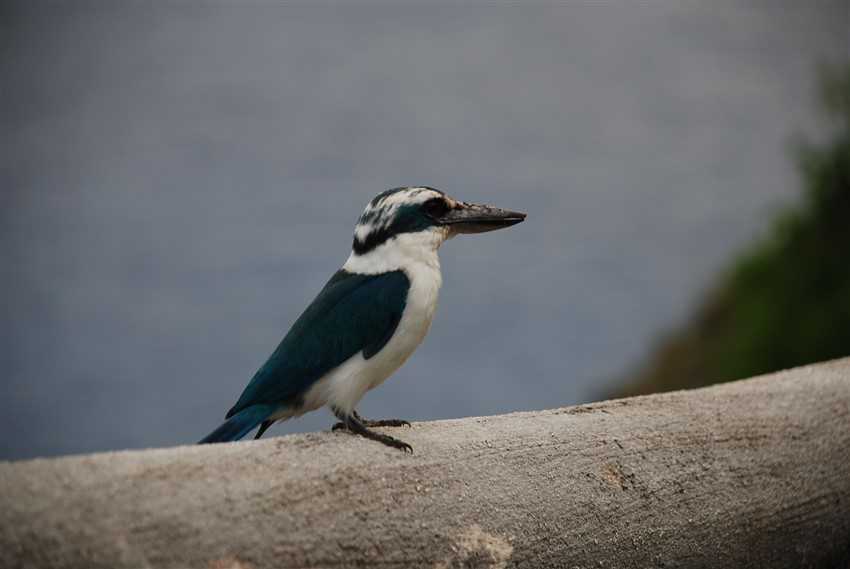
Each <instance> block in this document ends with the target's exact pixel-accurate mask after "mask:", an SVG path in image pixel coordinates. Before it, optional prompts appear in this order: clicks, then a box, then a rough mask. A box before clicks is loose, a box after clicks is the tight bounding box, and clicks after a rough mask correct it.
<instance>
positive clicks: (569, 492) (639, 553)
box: [0, 358, 850, 569]
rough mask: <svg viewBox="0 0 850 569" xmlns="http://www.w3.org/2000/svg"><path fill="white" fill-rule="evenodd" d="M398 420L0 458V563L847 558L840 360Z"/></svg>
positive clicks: (640, 562) (849, 364) (847, 469)
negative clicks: (233, 439)
mask: <svg viewBox="0 0 850 569" xmlns="http://www.w3.org/2000/svg"><path fill="white" fill-rule="evenodd" d="M395 432H396V433H398V435H399V436H400V437H401V438H403V439H404V440H406V441H408V442H410V443H411V444H412V445H413V447H414V449H415V453H416V454H414V455H413V456H411V455H407V454H404V453H402V452H399V451H397V450H394V449H390V448H387V447H384V446H382V445H380V444H377V443H374V442H371V441H367V440H364V439H361V438H357V437H354V436H352V435H349V434H346V433H330V432H324V433H313V434H307V435H294V436H285V437H277V438H270V439H268V440H261V441H257V442H243V443H234V444H224V445H210V446H186V447H180V448H171V449H160V450H146V451H128V452H112V453H104V454H94V455H88V456H74V457H65V458H58V459H48V460H31V461H25V462H11V463H9V462H7V463H0V566H2V567H36V568H38V567H62V568H66V567H74V568H77V567H79V568H87V569H88V568H101V567H102V568H109V569H118V568H123V567H147V568H166V567H169V568H170V567H187V568H204V569H252V568H260V567H363V566H370V565H375V566H381V567H432V568H443V569H448V568H454V567H499V568H501V567H529V568H547V567H567V568H569V567H583V568H591V567H592V568H600V567H723V568H731V567H757V568H759V569H761V568H771V569H778V568H783V567H789V568H790V567H794V568H799V567H840V568H842V569H847V568H848V567H850V358H848V359H843V360H837V361H833V362H828V363H825V364H820V365H815V366H810V367H804V368H798V369H794V370H790V371H786V372H783V373H778V374H774V375H770V376H764V377H759V378H755V379H750V380H746V381H740V382H735V383H730V384H725V385H720V386H716V387H710V388H706V389H700V390H694V391H683V392H675V393H667V394H662V395H653V396H647V397H637V398H631V399H622V400H616V401H606V402H601V403H594V404H590V405H580V406H577V407H567V408H563V409H554V410H548V411H536V412H529V413H513V414H510V415H503V416H495V417H479V418H467V419H459V420H451V421H436V422H429V423H417V424H414V426H413V427H412V428H405V429H402V430H395Z"/></svg>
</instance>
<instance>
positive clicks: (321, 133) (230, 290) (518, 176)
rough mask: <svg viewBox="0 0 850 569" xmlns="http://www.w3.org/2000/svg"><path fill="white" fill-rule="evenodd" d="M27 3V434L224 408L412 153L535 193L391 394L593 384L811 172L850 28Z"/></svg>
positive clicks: (102, 429)
mask: <svg viewBox="0 0 850 569" xmlns="http://www.w3.org/2000/svg"><path fill="white" fill-rule="evenodd" d="M25 6H28V7H25ZM2 19H3V22H5V23H4V24H2V25H3V26H4V27H3V29H2V30H0V37H2V38H3V39H2V40H0V49H2V51H0V65H1V66H2V67H0V71H1V72H2V78H3V79H2V89H1V90H0V102H2V108H0V113H2V117H0V119H2V123H0V124H2V130H0V148H2V154H0V167H2V169H0V182H2V188H3V190H2V202H0V204H2V206H0V207H2V210H0V221H2V226H0V236H2V241H0V254H1V255H2V258H3V259H4V263H3V278H2V285H0V286H2V295H3V298H4V300H5V310H4V315H3V318H2V329H0V334H2V337H0V340H2V343H1V344H0V363H2V370H3V376H2V380H0V389H2V400H3V402H4V411H3V413H2V415H0V428H2V432H3V433H4V436H3V437H2V442H0V458H21V457H30V456H37V455H52V454H61V453H75V452H84V451H94V450H104V449H117V448H128V447H148V446H160V445H174V444H180V443H187V442H193V441H195V440H197V439H198V438H199V437H201V436H203V435H204V434H206V433H207V432H208V431H209V430H211V429H212V428H213V427H215V426H216V425H217V424H218V423H219V421H220V419H221V418H222V416H223V414H224V412H225V411H226V410H227V409H228V408H229V407H230V406H231V404H232V403H233V402H234V401H235V399H236V397H237V396H238V395H239V393H240V392H241V389H242V388H243V386H244V384H245V383H246V382H247V380H248V379H249V378H250V377H251V375H252V374H253V372H254V370H255V369H256V368H257V367H258V366H259V365H260V364H261V363H262V362H263V360H264V359H265V357H266V356H267V355H268V354H269V353H270V352H271V350H272V349H273V348H274V347H275V345H276V344H277V342H278V341H279V339H280V338H281V337H282V335H283V334H284V333H285V332H286V330H287V328H288V326H289V325H290V324H291V323H292V321H293V320H294V319H295V318H296V317H297V316H298V314H299V313H300V311H301V310H302V309H303V308H304V307H305V306H306V305H307V303H308V302H309V301H310V300H311V299H312V297H313V295H314V294H315V293H316V292H317V291H318V290H319V288H320V287H321V286H322V284H323V283H324V282H325V280H326V279H327V278H328V277H329V276H330V275H331V274H332V273H333V272H334V271H335V270H336V268H337V267H338V266H339V265H340V264H341V263H342V262H343V261H344V259H345V258H346V256H347V255H348V249H349V245H350V240H351V234H352V229H353V225H354V222H355V220H356V219H357V216H358V215H359V213H360V211H361V209H362V208H363V206H364V205H365V203H366V202H367V201H368V200H369V199H370V198H371V197H372V196H373V195H374V194H376V193H377V192H379V191H381V190H383V189H385V188H388V187H393V186H399V185H410V184H426V185H431V186H435V187H438V188H441V189H443V190H446V191H448V192H449V193H451V194H453V195H455V196H457V197H459V198H461V199H464V200H469V201H483V202H490V203H494V204H497V205H500V206H503V207H507V208H512V209H520V210H524V211H527V212H528V213H529V218H528V220H527V221H526V223H524V224H522V225H519V226H517V227H514V228H512V229H510V230H506V231H501V232H497V233H492V234H487V235H480V236H468V237H461V238H458V239H455V240H453V241H450V242H449V243H447V244H446V245H445V246H444V248H443V251H442V260H443V272H444V287H443V291H442V294H441V304H440V308H439V310H438V313H437V318H436V320H435V323H434V326H433V328H432V330H431V334H430V336H429V337H428V339H427V340H426V342H425V344H424V345H423V346H422V347H421V348H420V350H419V351H418V352H417V353H416V354H415V355H414V356H413V358H412V359H411V361H410V362H409V363H408V364H407V365H406V366H405V367H404V368H402V370H401V371H400V372H399V373H398V374H396V376H395V377H393V378H392V379H391V380H390V381H388V382H387V383H386V384H384V386H383V387H381V388H380V389H378V390H376V391H375V392H372V393H370V394H369V395H368V396H367V397H366V399H365V400H364V402H363V404H362V407H361V411H362V412H363V414H364V415H366V416H375V417H378V416H399V417H403V418H409V419H431V418H441V417H456V416H465V415H482V414H489V413H499V412H504V411H511V410H520V409H533V408H543V407H552V406H558V405H564V404H570V403H575V402H579V401H585V400H588V399H592V398H593V397H595V396H597V395H598V394H600V393H602V392H604V391H605V390H607V389H610V388H611V387H612V386H613V384H612V382H613V381H615V380H616V378H617V377H622V376H623V374H626V373H627V372H628V370H629V369H632V368H633V366H635V365H636V364H638V363H639V362H640V361H641V358H642V357H643V356H644V355H645V354H646V353H647V352H648V350H649V349H650V347H651V346H652V344H653V341H654V340H655V339H656V338H657V337H658V334H659V333H662V332H663V331H664V330H667V329H669V328H670V327H671V326H673V325H674V324H675V323H677V322H679V321H681V320H682V319H683V318H685V317H686V316H687V314H688V311H689V309H690V308H691V307H692V306H693V304H694V303H695V302H696V300H697V299H698V298H699V295H700V293H701V292H702V291H704V290H705V288H706V287H707V286H709V284H710V283H711V280H712V278H713V277H714V276H715V275H716V272H717V270H718V269H719V268H721V267H722V266H723V265H724V263H725V262H726V261H728V260H729V259H730V258H731V257H732V256H733V255H734V253H735V251H737V250H739V249H740V248H741V247H742V246H745V245H746V244H747V243H748V242H749V241H750V240H751V239H752V238H754V237H755V236H757V235H759V234H760V232H761V231H763V230H764V228H765V227H766V225H767V222H768V220H769V219H770V215H771V213H772V212H774V211H775V210H776V208H777V207H779V206H781V205H782V204H784V203H788V202H789V201H791V200H793V198H794V196H795V195H796V188H797V181H796V178H795V173H794V169H793V166H792V164H791V162H790V160H788V156H787V153H786V143H787V141H788V137H789V135H791V134H792V133H794V132H795V131H798V130H803V131H807V132H814V133H817V132H820V131H821V128H822V125H819V124H818V122H817V120H816V116H815V115H814V112H813V111H812V109H813V108H814V104H813V98H812V96H811V94H812V84H813V79H814V76H815V74H814V64H815V63H816V62H817V61H818V60H819V59H821V58H824V57H826V58H829V57H833V58H835V57H841V56H844V57H846V56H848V55H850V49H848V30H850V23H848V8H847V5H846V4H845V3H844V2H842V1H840V0H839V1H835V2H797V1H791V2H783V3H779V2H765V3H760V4H754V3H752V2H740V3H714V2H712V3H699V4H698V3H678V2H666V3H662V2H655V3H639V4H638V3H626V2H622V3H613V2H612V3H606V4H601V3H600V4H590V3H585V4H578V3H576V4H564V5H536V6H533V7H530V6H522V7H520V6H508V5H502V6H495V5H492V4H478V5H475V6H468V7H464V8H452V7H449V6H448V5H445V4H410V5H406V6H401V7H399V6H391V5H389V4H383V5H381V4H372V5H366V4H363V5H355V6H350V5H347V4H346V5H344V6H332V5H321V4H314V5H312V6H308V5H300V6H291V5H290V6H287V5H274V4H261V3H247V4H244V3H242V4H236V3H232V4H229V3H212V2H210V3H205V4H201V3H186V2H183V3H174V4H170V5H167V4H158V5H157V7H155V8H153V7H150V6H147V7H146V6H144V5H142V4H133V5H129V4H128V5H124V4H117V5H116V4H111V3H107V2H103V3H100V4H92V5H89V6H86V5H80V4H77V3H75V5H74V6H72V5H71V4H70V3H66V4H59V3H56V4H50V5H41V4H32V3H21V4H19V5H18V6H17V7H14V6H12V7H10V6H8V5H7V6H6V7H5V8H4V9H3V18H2ZM330 423H331V417H330V415H329V414H328V413H327V412H325V411H319V412H317V413H314V414H311V415H309V416H307V417H305V418H302V419H300V420H298V421H294V422H290V423H289V424H288V425H286V426H284V427H279V426H278V427H275V428H273V429H272V431H271V434H280V433H283V432H291V431H295V430H313V429H322V428H327V427H328V426H329V424H330Z"/></svg>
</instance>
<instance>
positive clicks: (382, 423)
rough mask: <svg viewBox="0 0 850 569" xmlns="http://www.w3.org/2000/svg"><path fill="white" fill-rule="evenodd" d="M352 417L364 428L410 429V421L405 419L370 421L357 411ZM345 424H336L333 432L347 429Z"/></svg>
mask: <svg viewBox="0 0 850 569" xmlns="http://www.w3.org/2000/svg"><path fill="white" fill-rule="evenodd" d="M351 415H352V416H353V417H354V418H355V419H357V420H358V421H360V422H361V423H363V426H364V427H409V426H410V421H405V420H404V419H377V420H374V421H372V420H369V419H364V418H363V417H361V416H360V413H358V412H357V411H352V412H351ZM345 428H346V427H345V423H344V422H340V423H334V426H333V427H331V430H332V431H338V430H339V429H345Z"/></svg>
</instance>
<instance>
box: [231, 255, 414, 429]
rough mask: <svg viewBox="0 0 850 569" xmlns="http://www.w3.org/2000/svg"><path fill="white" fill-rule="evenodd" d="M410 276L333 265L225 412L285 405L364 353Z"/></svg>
mask: <svg viewBox="0 0 850 569" xmlns="http://www.w3.org/2000/svg"><path fill="white" fill-rule="evenodd" d="M409 288H410V281H409V280H408V278H407V276H406V275H405V274H404V273H403V272H402V271H392V272H387V273H382V274H379V275H360V274H356V273H349V272H346V271H342V270H340V271H338V272H337V273H336V274H335V275H334V276H333V277H332V278H331V280H330V281H328V283H327V284H326V285H325V287H324V288H323V289H322V291H321V292H320V293H319V295H318V296H317V297H316V299H315V300H314V301H313V302H312V303H311V304H310V306H308V307H307V310H305V311H304V313H303V314H302V315H301V316H300V317H299V318H298V320H297V321H296V322H295V324H293V326H292V329H291V330H290V331H289V333H288V334H287V335H286V337H285V338H284V339H283V340H282V341H281V343H280V345H278V347H277V349H276V350H275V351H274V353H273V354H272V355H271V357H270V358H269V359H268V361H266V363H265V364H263V366H262V367H261V368H260V369H259V371H257V373H256V374H255V375H254V378H253V379H252V380H251V382H250V383H249V384H248V386H247V387H246V388H245V391H244V392H243V393H242V396H241V397H240V398H239V401H238V402H237V403H236V405H235V406H234V407H233V408H232V409H231V410H230V411H229V412H228V414H227V417H230V416H231V415H233V414H234V413H237V412H239V411H240V410H242V409H244V408H246V407H249V406H251V405H256V404H274V405H291V404H297V403H298V399H299V398H300V397H301V396H302V395H303V394H304V393H305V392H306V391H307V389H309V388H310V386H311V385H312V384H313V383H314V382H316V381H318V380H319V379H321V378H322V377H323V376H324V375H325V374H326V373H328V372H329V371H331V370H332V369H334V368H335V367H337V366H339V365H340V364H342V363H343V362H345V361H346V360H348V359H349V358H351V357H352V356H354V355H355V354H357V353H358V352H362V354H363V357H364V358H366V359H369V358H371V357H372V356H374V355H375V354H376V353H378V352H379V351H380V350H381V348H383V347H384V345H385V344H386V343H387V342H388V341H389V339H390V338H391V337H392V335H393V333H394V332H395V329H396V327H397V326H398V323H399V321H400V320H401V316H402V313H403V312H404V307H405V304H406V302H407V292H408V289H409Z"/></svg>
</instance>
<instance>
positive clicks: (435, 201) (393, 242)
mask: <svg viewBox="0 0 850 569" xmlns="http://www.w3.org/2000/svg"><path fill="white" fill-rule="evenodd" d="M524 219H525V214H524V213H518V212H515V211H508V210H505V209H499V208H496V207H492V206H488V205H478V204H471V203H466V202H462V201H460V200H456V199H454V198H452V197H451V196H449V195H447V194H446V193H445V192H441V191H440V190H436V189H434V188H428V187H409V188H394V189H392V190H387V191H385V192H382V193H380V194H378V195H377V196H375V198H374V199H372V201H370V202H369V204H368V205H367V206H366V209H365V210H364V211H363V214H362V215H361V216H360V219H359V220H358V221H357V226H356V227H355V228H354V243H353V245H352V254H353V255H367V254H369V253H371V252H372V251H376V250H378V249H379V248H382V247H394V246H395V247H396V248H409V249H414V250H416V249H424V250H431V251H436V250H437V249H438V248H439V247H440V245H442V243H443V242H444V241H445V240H446V239H448V238H450V237H453V236H455V235H457V234H460V233H483V232H485V231H493V230H495V229H501V228H503V227H510V226H511V225H515V224H517V223H519V222H521V221H522V220H524Z"/></svg>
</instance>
